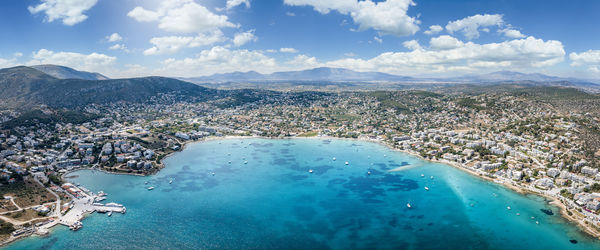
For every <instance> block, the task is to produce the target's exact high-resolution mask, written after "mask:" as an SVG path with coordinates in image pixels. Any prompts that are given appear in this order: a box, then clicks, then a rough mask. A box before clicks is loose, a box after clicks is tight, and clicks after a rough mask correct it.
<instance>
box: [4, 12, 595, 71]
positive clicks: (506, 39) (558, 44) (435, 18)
mask: <svg viewBox="0 0 600 250" xmlns="http://www.w3.org/2000/svg"><path fill="white" fill-rule="evenodd" d="M598 13H600V1H597V0H576V1H564V0H544V1H539V0H495V1H480V0H2V1H1V3H0V32H1V35H0V68H6V67H12V66H16V65H37V64H58V65H64V66H68V67H72V68H75V69H78V70H85V71H93V72H99V73H102V74H104V75H106V76H108V77H112V78H120V77H137V76H148V75H160V76H169V77H193V76H205V75H211V74H215V73H228V72H234V71H242V72H245V71H250V70H254V71H257V72H260V73H272V72H276V71H288V70H302V69H310V68H315V67H339V68H347V69H352V70H356V71H379V72H385V73H391V74H397V75H406V76H416V77H448V76H458V75H469V74H483V73H488V72H494V71H501V70H510V71H519V72H524V73H544V74H548V75H555V76H569V77H578V78H587V79H600V32H598V26H599V25H600V15H598Z"/></svg>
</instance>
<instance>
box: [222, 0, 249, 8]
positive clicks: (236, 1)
mask: <svg viewBox="0 0 600 250" xmlns="http://www.w3.org/2000/svg"><path fill="white" fill-rule="evenodd" d="M242 4H244V5H246V8H250V1H249V0H227V4H226V6H225V8H226V9H228V10H229V9H232V8H234V7H236V6H238V5H242Z"/></svg>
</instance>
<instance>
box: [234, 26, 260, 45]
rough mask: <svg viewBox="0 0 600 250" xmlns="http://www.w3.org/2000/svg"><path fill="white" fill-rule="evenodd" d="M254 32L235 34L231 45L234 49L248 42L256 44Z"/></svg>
mask: <svg viewBox="0 0 600 250" xmlns="http://www.w3.org/2000/svg"><path fill="white" fill-rule="evenodd" d="M254 31H255V30H249V31H246V32H240V33H237V34H235V36H234V37H233V45H234V46H236V47H240V46H242V45H244V44H246V43H248V42H252V41H254V42H256V40H257V38H256V36H255V35H254Z"/></svg>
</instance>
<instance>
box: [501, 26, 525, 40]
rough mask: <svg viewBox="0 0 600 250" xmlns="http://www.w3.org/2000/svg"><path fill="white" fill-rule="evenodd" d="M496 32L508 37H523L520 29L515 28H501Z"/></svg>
mask: <svg viewBox="0 0 600 250" xmlns="http://www.w3.org/2000/svg"><path fill="white" fill-rule="evenodd" d="M498 32H500V33H502V34H504V36H506V37H509V38H523V37H525V35H523V33H521V31H518V30H515V29H509V28H506V29H501V30H498Z"/></svg>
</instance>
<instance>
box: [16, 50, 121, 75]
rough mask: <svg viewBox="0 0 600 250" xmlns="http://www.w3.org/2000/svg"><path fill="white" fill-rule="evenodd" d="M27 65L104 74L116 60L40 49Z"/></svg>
mask: <svg viewBox="0 0 600 250" xmlns="http://www.w3.org/2000/svg"><path fill="white" fill-rule="evenodd" d="M31 58H32V59H31V60H30V61H29V62H27V65H38V64H57V65H63V66H67V67H71V68H75V69H78V70H85V71H94V72H106V71H109V70H111V69H112V66H113V65H114V64H115V63H116V61H117V58H116V57H112V56H107V55H104V54H99V53H95V52H94V53H91V54H87V55H86V54H80V53H75V52H54V51H51V50H46V49H40V50H39V51H37V52H33V54H32V56H31Z"/></svg>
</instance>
